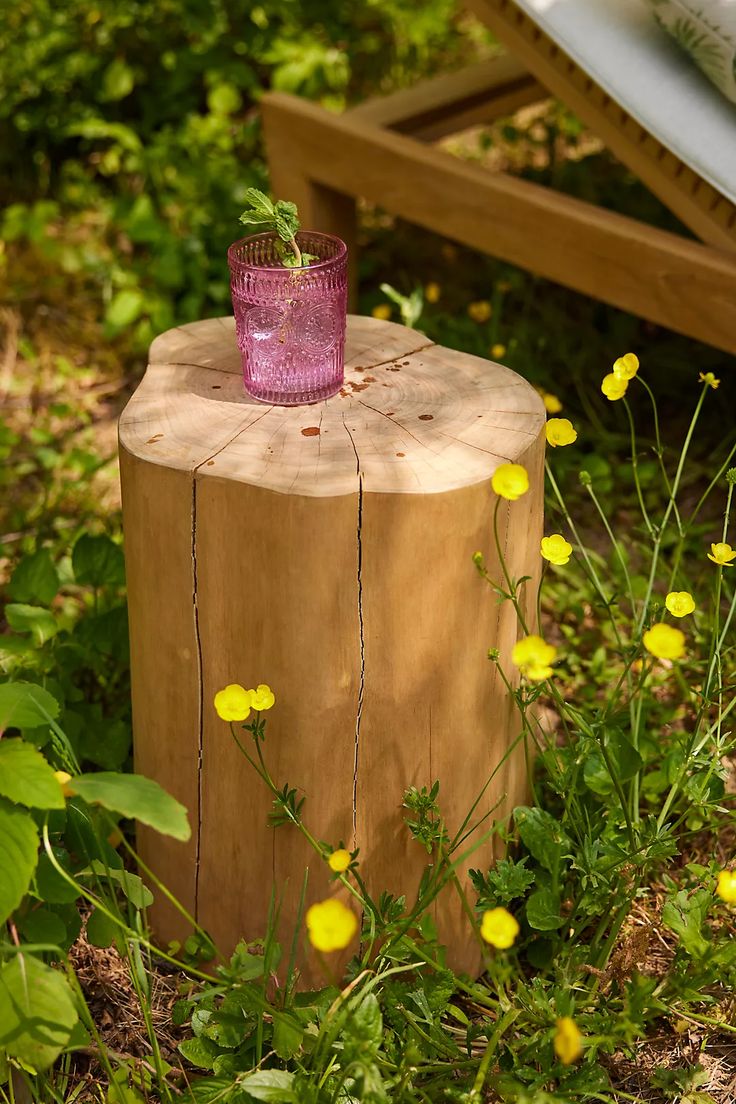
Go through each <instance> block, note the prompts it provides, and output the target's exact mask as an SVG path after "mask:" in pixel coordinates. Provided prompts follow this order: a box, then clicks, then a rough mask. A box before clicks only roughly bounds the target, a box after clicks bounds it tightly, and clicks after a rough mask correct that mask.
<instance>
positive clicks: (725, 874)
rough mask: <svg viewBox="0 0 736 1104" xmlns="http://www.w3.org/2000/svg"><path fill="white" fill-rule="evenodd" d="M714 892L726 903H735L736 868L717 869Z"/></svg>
mask: <svg viewBox="0 0 736 1104" xmlns="http://www.w3.org/2000/svg"><path fill="white" fill-rule="evenodd" d="M716 893H717V894H718V896H719V897H720V898H721V900H722V901H725V902H726V904H727V905H736V870H719V871H718V881H717V882H716Z"/></svg>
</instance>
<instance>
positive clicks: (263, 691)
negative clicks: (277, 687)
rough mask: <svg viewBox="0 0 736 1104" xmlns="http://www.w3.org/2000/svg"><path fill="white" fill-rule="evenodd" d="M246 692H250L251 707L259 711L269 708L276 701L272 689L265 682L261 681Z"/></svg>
mask: <svg viewBox="0 0 736 1104" xmlns="http://www.w3.org/2000/svg"><path fill="white" fill-rule="evenodd" d="M248 693H249V694H250V704H251V708H253V709H256V710H258V712H259V713H263V712H264V710H266V709H270V708H271V706H272V705H273V703H274V702H275V701H276V698H275V697H274V693H273V690H272V689H271V687H270V686H268V685H267V684H266V683H265V682H261V683H260V684H259V685H258V687H257V689H255V690H249V691H248Z"/></svg>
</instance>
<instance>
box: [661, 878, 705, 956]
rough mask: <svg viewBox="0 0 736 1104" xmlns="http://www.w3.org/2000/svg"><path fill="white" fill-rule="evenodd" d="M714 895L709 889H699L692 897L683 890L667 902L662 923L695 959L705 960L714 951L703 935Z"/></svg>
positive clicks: (663, 910)
mask: <svg viewBox="0 0 736 1104" xmlns="http://www.w3.org/2000/svg"><path fill="white" fill-rule="evenodd" d="M712 902H713V895H712V894H711V893H710V892H709V891H708V890H707V889H698V890H696V891H695V892H694V893H693V894H692V895H690V896H689V895H688V893H687V890H684V889H681V890H680V891H679V892H678V893H676V894H675V895H674V897H671V898H670V899H669V900H668V901H666V902H665V904H664V908H663V909H662V923H663V924H664V925H665V926H666V927H668V928H669V929H670V931H673V932H675V933H676V934H677V935H678V936H679V940H680V943H681V945H682V947H683V949H684V950H685V951H687V953H688V954H689V955H692V956H693V957H694V958H703V957H704V956H705V955H706V954H708V952H709V951H710V950H711V949H712V944H711V942H710V941H709V940H708V939H706V937H705V936H704V935H703V924H704V923H705V918H706V916H707V914H708V909H709V907H710V906H711V904H712Z"/></svg>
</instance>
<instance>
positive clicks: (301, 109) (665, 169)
mask: <svg viewBox="0 0 736 1104" xmlns="http://www.w3.org/2000/svg"><path fill="white" fill-rule="evenodd" d="M472 7H473V8H474V10H475V12H476V14H478V16H479V17H480V18H481V19H482V20H483V21H484V22H485V23H486V24H487V25H488V26H490V27H491V29H492V30H493V31H494V33H495V34H496V35H497V37H498V38H499V40H501V41H502V42H503V43H504V44H505V45H506V46H507V48H508V49H509V50H510V53H509V54H507V55H503V56H501V57H498V58H495V59H492V60H490V61H487V62H483V63H480V64H477V65H474V66H470V67H469V68H467V69H464V70H462V71H461V72H459V73H453V74H449V75H443V76H440V77H437V78H435V79H434V80H430V81H424V82H422V83H421V84H419V85H417V86H415V87H414V88H411V89H408V90H405V91H401V92H397V93H394V94H392V95H390V96H385V97H381V98H378V99H375V100H371V101H368V102H367V103H364V104H361V105H359V106H357V107H355V108H353V109H351V110H350V111H347V112H345V113H343V114H342V115H337V114H334V113H332V112H328V111H325V110H324V109H322V108H320V107H319V106H317V105H315V104H313V103H310V102H308V101H306V100H302V99H300V98H298V97H295V96H288V95H285V94H283V93H276V92H274V93H268V94H267V95H266V96H264V98H263V100H262V110H263V121H264V130H265V138H266V148H267V154H268V160H269V166H270V171H271V182H272V189H273V191H274V193H275V194H276V195H282V196H287V197H288V198H290V199H293V200H295V201H296V202H297V203H298V204H299V207H300V210H301V212H302V218H303V223H304V224H305V225H307V226H313V227H319V228H320V229H321V230H325V231H330V232H332V233H336V234H339V235H340V236H341V237H342V238H343V239H344V240H345V241H347V243H348V246H349V248H350V249H351V254H352V256H353V258H355V255H356V248H355V221H356V214H355V204H356V199H358V198H363V199H366V200H368V201H369V202H371V203H375V204H378V205H379V206H381V207H382V208H384V209H385V210H387V211H389V212H390V213H392V214H394V215H397V216H400V217H401V218H404V219H407V220H408V221H410V222H413V223H416V224H418V225H420V226H424V227H426V228H427V229H429V230H434V231H436V232H438V233H441V234H443V235H444V236H446V237H448V238H451V239H453V240H455V241H457V242H460V243H462V244H464V245H467V246H470V247H473V248H477V249H480V250H481V251H483V252H485V253H488V254H489V255H492V256H495V257H499V258H501V259H502V260H505V261H508V262H510V263H512V264H516V265H519V266H521V267H522V268H526V269H528V270H530V271H532V272H535V273H537V274H538V275H540V276H544V277H546V278H548V279H551V280H554V281H556V282H557V283H560V284H564V285H566V286H567V287H571V288H573V289H575V290H576V291H580V292H583V293H585V294H587V295H592V296H594V297H595V298H597V299H601V300H603V301H604V302H607V303H611V304H612V305H613V306H616V307H620V308H622V309H624V310H628V311H631V312H632V313H634V314H638V315H640V316H641V317H643V318H647V319H649V320H651V321H652V322H656V323H658V324H660V325H662V326H665V327H668V328H670V329H672V330H675V331H677V332H679V333H683V334H686V335H688V336H690V337H694V338H697V339H698V340H701V341H704V342H706V343H708V344H710V345H713V346H716V347H717V348H721V349H724V350H726V351H728V352H732V353H733V352H736V207H734V205H733V204H732V203H731V202H730V201H729V200H728V199H726V198H725V197H724V196H722V195H721V194H720V193H719V192H718V191H716V189H715V188H713V187H712V186H711V185H710V184H708V183H707V182H706V181H704V180H703V179H702V178H701V177H699V176H698V175H697V174H696V173H695V172H693V170H692V169H690V168H688V167H687V166H686V165H684V164H683V163H682V162H681V161H680V160H679V159H678V158H677V157H675V156H674V154H672V152H671V151H669V150H667V149H666V148H665V147H664V146H662V145H661V144H660V143H659V142H658V141H657V140H656V139H655V138H654V137H653V136H652V135H651V134H649V133H648V132H647V131H646V130H644V128H643V127H641V126H640V125H639V124H638V123H637V122H636V121H635V120H634V119H632V118H631V116H630V115H628V113H627V112H625V111H624V110H623V109H622V108H621V107H620V106H619V105H618V104H616V103H615V102H614V101H612V100H611V99H610V97H609V96H608V95H607V94H606V93H605V92H604V91H603V90H602V89H601V88H600V87H599V86H597V85H596V84H595V83H594V82H593V81H592V80H591V79H590V77H588V75H587V74H586V73H584V72H583V71H582V70H581V69H580V68H579V67H578V66H577V65H576V64H575V62H573V61H572V60H571V59H570V58H569V57H567V56H566V55H564V54H563V53H562V51H561V50H560V49H559V47H558V46H557V45H556V44H555V43H554V42H552V41H551V40H550V39H549V38H547V36H545V35H544V34H543V32H541V31H540V29H539V28H538V27H537V26H536V24H535V23H534V22H533V21H532V20H530V19H529V18H528V17H527V16H526V15H525V14H524V13H523V12H522V11H521V10H520V9H519V8H517V7H516V5H515V4H514V3H513V2H512V0H472ZM548 94H552V95H554V96H557V97H559V99H561V100H562V101H563V102H565V103H566V104H567V105H568V106H569V107H570V108H571V109H572V110H573V111H575V112H576V114H578V115H579V117H580V118H581V119H582V120H583V121H584V122H585V123H586V124H587V125H588V126H590V127H591V128H592V129H593V130H594V131H595V132H596V133H597V134H598V135H599V136H600V138H601V139H602V140H603V141H604V142H605V143H606V145H607V146H608V147H609V149H610V150H611V151H612V152H613V153H614V154H615V156H616V157H618V158H619V159H620V160H621V161H623V162H624V164H626V166H627V167H628V168H629V169H630V170H631V171H632V172H633V173H635V175H637V176H638V177H639V178H640V179H641V180H642V182H643V183H644V184H645V185H646V186H647V187H648V188H649V189H650V190H651V191H652V192H654V193H655V194H656V195H657V196H658V197H659V198H660V199H661V200H662V201H663V202H664V203H665V204H666V205H667V206H668V207H669V208H670V210H672V212H673V213H674V214H675V215H676V216H677V217H678V218H679V219H680V221H681V222H683V223H684V224H685V225H686V226H687V227H688V228H689V229H690V230H691V231H692V232H693V234H695V235H697V237H698V238H699V239H700V241H696V240H692V239H689V238H685V237H683V236H681V235H678V234H674V233H671V232H668V231H664V230H660V229H657V228H655V227H652V226H650V225H648V224H645V223H642V222H640V221H638V220H636V219H633V218H629V217H626V216H623V215H619V214H616V213H614V212H611V211H607V210H603V209H601V208H599V207H596V206H594V205H592V204H589V203H585V202H583V201H581V200H578V199H574V198H572V197H570V196H566V195H563V194H561V193H559V192H555V191H553V190H551V189H549V188H544V187H542V186H540V185H537V184H533V183H530V182H529V181H526V180H521V179H519V178H518V177H514V176H512V175H510V174H508V173H504V172H488V171H487V170H486V169H483V168H480V167H479V166H477V165H474V164H471V163H468V162H465V161H461V160H459V159H457V158H455V157H452V156H451V155H450V154H448V153H446V152H444V151H443V150H440V149H437V148H436V147H434V146H432V145H431V144H430V143H432V142H433V141H436V140H437V139H438V138H441V137H443V136H445V135H448V134H452V133H456V132H458V131H459V130H462V129H463V128H465V127H468V126H471V125H475V124H478V123H484V122H489V121H492V120H493V119H495V118H498V117H500V116H504V115H507V114H509V113H511V112H513V111H515V110H517V109H518V108H520V107H522V106H524V105H525V104H528V103H532V102H534V101H535V100H539V99H541V98H543V97H544V96H546V95H548ZM450 197H452V199H453V202H452V203H450V202H448V200H449V199H450ZM353 280H354V272H353Z"/></svg>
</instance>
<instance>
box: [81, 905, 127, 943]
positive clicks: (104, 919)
mask: <svg viewBox="0 0 736 1104" xmlns="http://www.w3.org/2000/svg"><path fill="white" fill-rule="evenodd" d="M119 934H120V927H119V925H118V924H116V923H115V921H114V920H111V919H110V918H109V916H106V915H105V913H104V912H102V911H101V910H100V909H98V908H96V909H94V911H93V912H91V913H90V914H89V916H88V917H87V941H88V942H89V943H91V944H92V946H93V947H109V946H110V945H111V944H112V943H114V942H115V939H116V938H117V936H118V935H119Z"/></svg>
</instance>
